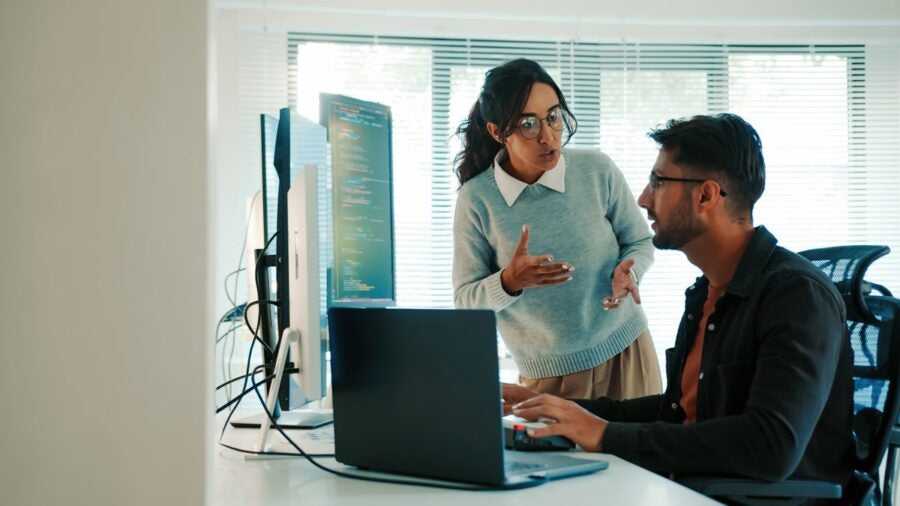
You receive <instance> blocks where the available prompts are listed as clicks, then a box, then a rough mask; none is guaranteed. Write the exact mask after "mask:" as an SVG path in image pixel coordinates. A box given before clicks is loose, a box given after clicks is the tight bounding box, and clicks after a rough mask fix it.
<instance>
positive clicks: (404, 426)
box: [328, 307, 608, 488]
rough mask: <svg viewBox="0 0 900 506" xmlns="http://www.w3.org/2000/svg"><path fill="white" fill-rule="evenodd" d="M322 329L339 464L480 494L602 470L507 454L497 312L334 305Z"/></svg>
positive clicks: (549, 457) (596, 464)
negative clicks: (479, 489)
mask: <svg viewBox="0 0 900 506" xmlns="http://www.w3.org/2000/svg"><path fill="white" fill-rule="evenodd" d="M328 326H329V344H330V348H331V380H332V393H333V403H334V404H333V406H334V439H335V459H336V460H337V461H338V462H341V463H343V464H346V465H349V466H356V467H358V468H361V469H368V470H373V471H381V472H389V473H400V474H406V475H415V476H418V477H425V478H432V479H437V480H444V481H452V482H461V483H468V484H473V485H476V486H479V487H485V488H521V487H527V486H531V485H537V484H540V483H543V482H546V481H547V480H552V479H558V478H565V477H569V476H577V475H582V474H587V473H592V472H595V471H600V470H602V469H605V468H606V467H607V466H608V463H607V462H606V461H602V460H587V459H579V458H573V457H566V456H561V455H555V454H548V453H524V452H514V451H507V450H505V449H504V439H503V438H504V429H503V424H502V417H503V413H502V409H501V405H500V398H501V397H500V382H499V370H498V360H497V333H496V321H495V316H494V312H493V311H490V310H468V309H405V308H346V307H344V308H330V309H329V310H328Z"/></svg>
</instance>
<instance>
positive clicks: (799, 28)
mask: <svg viewBox="0 0 900 506" xmlns="http://www.w3.org/2000/svg"><path fill="white" fill-rule="evenodd" d="M216 4H217V5H219V6H221V7H223V8H226V9H229V10H233V11H235V12H241V13H242V14H243V15H244V16H245V17H246V20H247V21H251V22H253V23H256V24H258V25H260V26H261V25H262V24H266V25H268V26H269V27H271V28H282V27H290V28H292V29H296V30H302V31H311V32H332V33H364V34H371V33H382V34H387V33H391V34H396V35H410V36H434V37H438V36H447V37H460V36H461V37H487V38H497V37H501V38H525V39H535V38H544V37H561V38H565V39H569V38H572V39H578V40H582V41H595V40H596V41H620V40H622V39H625V40H639V41H644V42H649V41H665V42H673V41H677V40H685V41H691V42H707V41H710V42H715V41H724V40H727V41H730V42H738V41H745V42H760V41H764V42H787V41H804V42H811V41H813V42H826V41H834V42H844V43H846V42H859V41H863V40H864V41H866V42H873V41H896V40H900V1H897V0H860V1H858V2H848V1H846V0H793V1H784V0H756V1H753V2H747V1H743V0H691V1H688V2H672V1H669V0H644V1H638V2H628V1H622V0H556V1H554V2H530V3H529V2H522V1H521V0H492V1H490V2H485V1H484V0H455V1H453V2H452V3H448V2H434V1H432V2H422V1H421V0H378V1H372V0H216Z"/></svg>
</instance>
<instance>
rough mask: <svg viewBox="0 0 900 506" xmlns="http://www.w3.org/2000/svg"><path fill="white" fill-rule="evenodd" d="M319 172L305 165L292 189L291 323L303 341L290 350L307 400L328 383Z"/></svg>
mask: <svg viewBox="0 0 900 506" xmlns="http://www.w3.org/2000/svg"><path fill="white" fill-rule="evenodd" d="M316 172H317V171H316V166H315V165H304V166H303V167H302V169H301V170H300V173H299V174H298V175H297V177H296V179H294V182H293V185H292V186H291V189H290V191H288V275H289V284H288V293H289V300H290V307H289V314H290V327H291V328H293V329H295V330H297V331H298V332H299V333H300V342H299V344H298V345H297V346H294V347H293V348H292V349H291V353H290V361H291V362H293V363H294V366H295V367H297V368H299V369H300V372H299V373H298V374H293V375H291V378H292V379H293V380H295V381H297V382H298V383H299V390H300V392H299V393H301V394H302V395H303V396H305V397H306V402H310V401H315V400H319V399H321V398H322V394H323V383H324V382H323V367H322V363H323V362H324V355H323V353H322V331H321V329H322V320H321V310H320V307H319V235H318V234H319V226H318V223H319V221H318V216H317V212H318V206H317V199H316V196H317V194H316ZM292 387H293V385H292ZM292 390H293V388H292ZM291 397H292V398H293V397H294V392H293V391H292V392H291Z"/></svg>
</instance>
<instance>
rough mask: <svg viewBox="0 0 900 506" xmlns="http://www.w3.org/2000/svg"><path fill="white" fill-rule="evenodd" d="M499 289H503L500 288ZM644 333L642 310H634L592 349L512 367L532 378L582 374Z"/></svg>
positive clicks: (523, 362) (644, 320)
mask: <svg viewBox="0 0 900 506" xmlns="http://www.w3.org/2000/svg"><path fill="white" fill-rule="evenodd" d="M500 289H501V290H503V288H502V287H501V288H500ZM504 293H505V292H504ZM645 330H647V318H646V317H645V316H644V313H643V312H642V311H635V313H634V317H633V318H631V319H629V320H628V321H626V322H625V323H624V324H623V325H622V326H621V327H619V328H618V329H617V330H616V331H615V332H613V333H612V334H610V335H609V336H608V337H607V338H606V339H603V342H601V343H600V344H598V345H596V346H594V347H591V348H588V349H586V350H581V351H578V352H575V353H570V354H568V355H561V356H552V357H541V358H538V359H534V360H527V361H518V360H517V361H516V366H518V368H519V374H521V375H522V376H525V377H526V378H532V379H538V378H548V377H551V376H565V375H566V374H572V373H576V372H579V371H586V370H588V369H592V368H594V367H596V366H597V365H599V364H601V363H603V362H606V361H607V360H609V359H611V358H612V357H614V356H616V355H618V354H619V353H621V352H622V350H624V349H625V348H627V347H628V346H630V345H631V343H633V342H634V340H635V339H637V338H638V336H640V335H641V333H642V332H643V331H645Z"/></svg>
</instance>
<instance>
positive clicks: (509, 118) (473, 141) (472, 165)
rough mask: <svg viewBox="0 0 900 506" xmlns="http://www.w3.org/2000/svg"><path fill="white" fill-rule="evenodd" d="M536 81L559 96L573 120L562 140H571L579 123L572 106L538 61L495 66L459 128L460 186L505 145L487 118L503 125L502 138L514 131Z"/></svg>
mask: <svg viewBox="0 0 900 506" xmlns="http://www.w3.org/2000/svg"><path fill="white" fill-rule="evenodd" d="M534 83H544V84H548V85H550V86H551V87H552V88H553V90H554V91H556V96H557V97H559V106H560V108H561V109H563V110H565V111H566V112H567V113H568V114H569V117H570V118H571V122H569V123H567V125H566V127H567V134H566V139H565V142H563V144H564V145H565V144H566V143H568V142H569V139H571V138H572V135H573V134H575V130H576V129H577V128H578V123H577V122H576V121H575V116H574V115H573V114H572V111H570V110H569V105H568V104H566V99H565V97H563V94H562V91H561V90H560V89H559V86H557V85H556V82H554V81H553V78H552V77H550V74H548V73H547V71H546V70H544V69H543V67H541V66H540V65H538V64H537V62H534V61H532V60H528V59H525V58H519V59H517V60H511V61H508V62H506V63H504V64H503V65H500V66H499V67H494V68H492V69H491V70H489V71H487V73H486V74H485V75H484V85H483V86H482V87H481V94H480V95H479V96H478V100H477V101H475V105H473V106H472V110H471V111H469V117H468V118H467V119H466V120H465V121H463V122H462V124H460V125H459V128H458V129H457V130H456V135H458V136H459V137H460V138H461V140H462V145H463V149H462V151H460V152H459V153H457V155H456V157H455V158H454V159H453V166H454V171H455V172H456V177H457V178H459V184H460V186H462V185H463V184H465V182H466V181H468V180H470V179H472V178H473V177H475V176H477V175H478V174H480V173H482V172H484V171H485V170H486V169H487V168H488V167H490V166H491V164H492V163H494V157H496V156H497V153H498V152H499V151H500V149H501V148H502V147H503V144H502V143H500V142H497V141H496V140H494V138H493V137H491V135H490V133H488V130H487V124H488V122H491V123H495V124H496V125H497V126H498V127H499V128H500V132H501V133H500V139H501V140H502V139H505V138H506V137H509V136H510V135H512V133H513V132H514V131H515V127H516V121H517V120H518V119H519V117H520V116H521V114H522V109H523V108H524V107H525V103H526V102H528V96H529V95H530V94H531V87H532V86H533V85H534Z"/></svg>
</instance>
